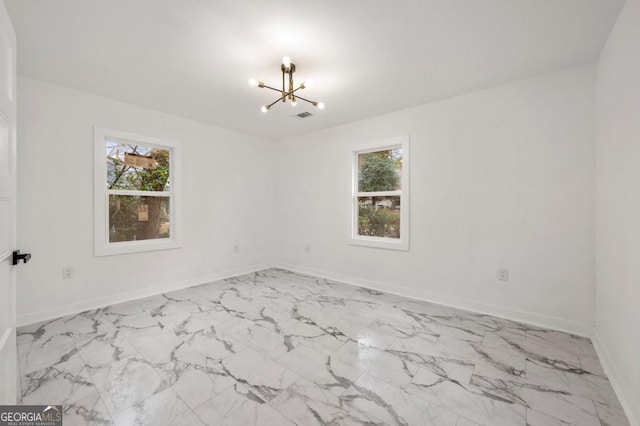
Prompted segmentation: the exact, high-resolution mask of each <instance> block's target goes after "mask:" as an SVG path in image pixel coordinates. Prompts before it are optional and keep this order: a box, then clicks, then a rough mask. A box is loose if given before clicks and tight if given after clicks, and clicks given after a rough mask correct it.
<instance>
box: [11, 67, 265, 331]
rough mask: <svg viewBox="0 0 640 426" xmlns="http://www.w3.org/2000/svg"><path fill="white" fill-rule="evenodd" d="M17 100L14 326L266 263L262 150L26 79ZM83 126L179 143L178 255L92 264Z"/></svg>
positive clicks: (225, 134) (224, 133) (89, 146)
mask: <svg viewBox="0 0 640 426" xmlns="http://www.w3.org/2000/svg"><path fill="white" fill-rule="evenodd" d="M18 92H19V111H18V117H19V120H18V134H19V148H18V149H19V152H18V158H19V176H18V178H19V206H18V209H19V219H20V220H19V229H18V230H19V243H20V249H22V250H23V251H29V252H31V253H32V254H33V259H32V260H31V262H29V263H28V264H27V265H25V266H21V267H20V268H19V276H18V282H19V288H18V316H19V323H21V324H25V323H29V322H33V321H36V320H40V319H45V318H51V317H55V316H58V315H61V314H64V313H67V312H70V311H76V310H78V309H81V308H86V307H88V306H91V305H100V304H105V303H111V302H113V301H116V300H121V299H126V298H129V297H134V296H141V295H145V294H148V293H153V292H157V291H160V290H161V289H163V288H168V287H175V286H180V285H185V284H193V283H195V282H198V281H200V280H206V279H212V278H216V277H220V276H223V275H228V274H234V273H237V272H239V271H244V270H250V269H253V268H256V267H263V266H265V265H269V264H271V263H272V261H273V259H272V258H271V254H270V247H271V244H272V238H273V231H272V230H273V213H272V207H273V205H274V201H273V182H272V179H271V176H272V174H273V172H272V170H273V147H274V144H273V143H271V142H268V141H266V140H262V139H260V138H256V137H251V136H246V135H242V134H238V133H235V132H231V131H228V130H224V129H220V128H216V127H213V126H209V125H205V124H201V123H198V122H195V121H191V120H186V119H182V118H178V117H174V116H171V115H167V114H163V113H159V112H155V111H151V110H148V109H144V108H139V107H136V106H133V105H129V104H125V103H121V102H117V101H114V100H111V99H107V98H102V97H99V96H95V95H91V94H88V93H84V92H79V91H76V90H72V89H68V88H64V87H61V86H55V85H51V84H48V83H45V82H42V81H39V80H33V79H30V78H26V77H21V78H19V81H18ZM94 125H99V126H103V127H108V128H114V129H120V130H124V131H127V132H132V133H138V134H143V135H148V136H154V137H159V138H164V139H174V140H178V141H181V142H182V144H183V148H182V153H183V172H182V173H183V189H184V193H183V215H184V217H183V247H182V248H180V249H176V250H167V251H157V252H148V253H141V254H131V255H121V256H107V257H98V258H96V257H94V256H93V248H94V242H93V227H94V218H93V178H92V176H93V126H94ZM234 245H239V249H240V250H239V253H234V250H233V246H234ZM63 266H73V267H74V268H75V277H74V278H73V279H69V280H63V279H62V268H63Z"/></svg>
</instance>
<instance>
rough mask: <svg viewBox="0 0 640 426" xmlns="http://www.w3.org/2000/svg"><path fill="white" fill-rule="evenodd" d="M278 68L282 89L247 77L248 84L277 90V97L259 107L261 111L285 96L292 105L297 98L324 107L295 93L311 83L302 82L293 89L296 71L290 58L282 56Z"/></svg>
mask: <svg viewBox="0 0 640 426" xmlns="http://www.w3.org/2000/svg"><path fill="white" fill-rule="evenodd" d="M280 69H281V71H282V89H276V88H275V87H272V86H268V85H266V84H264V83H263V82H261V81H257V80H256V79H253V78H250V79H249V84H250V85H252V86H257V87H259V88H261V89H264V88H267V89H269V90H273V91H274V92H278V93H279V95H280V96H279V97H278V99H276V100H275V101H273V102H271V103H270V104H269V105H265V106H263V107H262V108H261V110H262V112H263V113H265V112H267V111H268V110H269V109H270V108H271V107H272V106H274V105H275V104H276V103H278V102H279V101H282V102H286V101H287V98H288V99H289V101H290V102H291V105H292V106H295V105H296V101H297V100H298V99H301V100H303V101H305V102H307V103H310V104H311V105H313V106H315V107H317V108H318V109H324V103H323V102H315V101H311V100H309V99H306V98H302V97H300V96H297V95H296V92H298V91H299V90H302V89H306V88H307V87H309V86H310V85H311V80H309V81H308V82H303V83H302V84H300V86H298V87H297V88H295V89H294V87H295V86H294V82H293V74H294V73H295V72H296V66H295V64H293V63H291V58H289V57H288V56H285V57H284V58H282V64H281V65H280ZM287 77H288V78H287ZM287 80H288V84H289V90H287Z"/></svg>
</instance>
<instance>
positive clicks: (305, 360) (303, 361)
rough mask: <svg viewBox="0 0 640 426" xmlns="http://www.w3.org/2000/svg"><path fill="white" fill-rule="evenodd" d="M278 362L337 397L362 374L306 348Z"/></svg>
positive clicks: (303, 347)
mask: <svg viewBox="0 0 640 426" xmlns="http://www.w3.org/2000/svg"><path fill="white" fill-rule="evenodd" d="M276 362H277V363H278V364H280V365H282V366H283V367H285V368H287V369H288V370H290V371H292V372H294V373H296V374H299V375H301V376H303V377H305V378H306V379H308V380H310V381H311V382H313V383H315V384H316V385H318V386H319V387H321V388H322V389H324V390H328V391H329V392H332V393H334V394H336V395H340V394H341V393H342V392H344V391H345V389H347V388H348V387H349V386H351V384H352V383H353V381H354V380H355V379H357V378H358V376H360V375H361V374H362V372H361V371H359V370H357V369H356V368H354V367H351V366H348V365H346V364H343V363H342V362H340V361H338V360H336V359H335V358H333V357H331V356H329V355H325V354H322V353H320V352H317V351H314V350H313V349H310V348H307V347H306V346H300V347H297V348H295V349H294V350H292V351H291V352H288V353H286V354H285V355H283V356H281V357H280V358H278V359H277V360H276Z"/></svg>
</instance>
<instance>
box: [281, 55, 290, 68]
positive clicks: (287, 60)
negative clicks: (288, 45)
mask: <svg viewBox="0 0 640 426" xmlns="http://www.w3.org/2000/svg"><path fill="white" fill-rule="evenodd" d="M282 65H284V67H285V68H289V67H290V66H291V58H290V57H288V56H285V57H284V58H282Z"/></svg>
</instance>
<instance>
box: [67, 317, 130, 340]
mask: <svg viewBox="0 0 640 426" xmlns="http://www.w3.org/2000/svg"><path fill="white" fill-rule="evenodd" d="M65 327H66V328H67V332H68V334H69V335H70V336H71V338H72V339H73V341H74V342H75V344H76V346H78V347H83V346H85V345H87V344H88V343H90V342H92V341H94V340H109V339H113V338H115V337H117V335H118V334H119V333H120V330H119V329H118V327H116V326H115V325H114V324H113V322H111V321H110V320H109V319H106V318H104V316H101V315H99V314H98V311H97V310H93V311H85V312H82V313H80V314H77V315H71V316H68V317H65Z"/></svg>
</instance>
